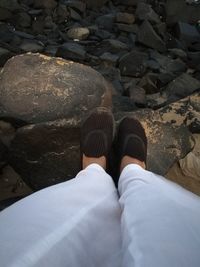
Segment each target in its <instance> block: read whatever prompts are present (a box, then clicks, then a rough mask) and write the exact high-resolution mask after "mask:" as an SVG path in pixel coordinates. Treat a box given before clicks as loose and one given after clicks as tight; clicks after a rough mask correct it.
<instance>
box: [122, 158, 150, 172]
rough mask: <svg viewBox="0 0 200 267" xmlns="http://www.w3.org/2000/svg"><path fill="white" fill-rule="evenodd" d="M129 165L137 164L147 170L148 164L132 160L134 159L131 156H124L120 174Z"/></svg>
mask: <svg viewBox="0 0 200 267" xmlns="http://www.w3.org/2000/svg"><path fill="white" fill-rule="evenodd" d="M129 164H137V165H139V166H140V167H142V168H143V169H146V164H145V162H143V161H140V160H138V159H136V158H132V157H129V156H124V157H123V158H122V161H121V164H120V173H121V172H122V171H123V169H124V168H125V167H126V166H127V165H129Z"/></svg>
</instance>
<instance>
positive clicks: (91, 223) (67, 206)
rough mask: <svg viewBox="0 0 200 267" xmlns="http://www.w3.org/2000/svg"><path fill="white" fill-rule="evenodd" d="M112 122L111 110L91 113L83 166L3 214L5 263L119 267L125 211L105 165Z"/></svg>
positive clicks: (0, 231)
mask: <svg viewBox="0 0 200 267" xmlns="http://www.w3.org/2000/svg"><path fill="white" fill-rule="evenodd" d="M113 126H114V125H113V118H112V115H111V114H109V113H108V112H107V111H99V112H96V113H94V114H92V115H91V116H90V117H89V118H88V119H87V120H86V122H85V123H84V125H83V127H82V133H81V151H82V155H83V159H82V165H83V169H84V170H83V171H81V172H80V173H79V174H78V175H77V177H76V178H75V179H73V180H71V181H68V182H65V183H62V184H58V185H55V186H52V187H49V188H46V189H44V190H41V191H39V192H37V193H35V194H33V195H31V196H29V197H27V198H25V199H24V200H22V201H19V202H17V203H16V204H14V205H13V206H11V207H10V208H8V209H6V210H5V211H3V212H2V213H1V214H0V241H1V242H0V265H1V266H4V267H30V266H34V267H36V266H37V267H59V266H60V267H63V266H72V267H90V266H91V267H100V266H101V267H110V266H119V267H120V266H121V264H120V258H121V257H120V245H121V235H120V216H121V210H120V206H119V202H118V194H117V191H116V188H115V186H114V183H113V181H112V178H111V177H110V176H109V175H108V174H107V173H106V172H105V170H104V168H105V167H106V158H107V154H108V152H109V150H110V147H111V144H112V138H113Z"/></svg>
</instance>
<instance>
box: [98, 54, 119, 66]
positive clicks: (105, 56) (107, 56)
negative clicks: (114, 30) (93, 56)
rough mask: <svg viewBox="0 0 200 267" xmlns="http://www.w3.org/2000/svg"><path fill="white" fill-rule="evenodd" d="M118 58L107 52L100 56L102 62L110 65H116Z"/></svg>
mask: <svg viewBox="0 0 200 267" xmlns="http://www.w3.org/2000/svg"><path fill="white" fill-rule="evenodd" d="M118 58H119V56H118V55H115V54H111V53H109V52H105V53H103V54H102V55H101V56H100V59H101V60H102V61H105V62H108V63H112V64H116V63H117V60H118Z"/></svg>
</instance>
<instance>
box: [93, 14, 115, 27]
mask: <svg viewBox="0 0 200 267" xmlns="http://www.w3.org/2000/svg"><path fill="white" fill-rule="evenodd" d="M114 20H115V16H114V15H113V14H107V15H103V16H100V17H98V18H97V19H96V21H95V23H96V24H97V25H98V26H99V28H100V29H105V30H108V31H112V29H113V25H114Z"/></svg>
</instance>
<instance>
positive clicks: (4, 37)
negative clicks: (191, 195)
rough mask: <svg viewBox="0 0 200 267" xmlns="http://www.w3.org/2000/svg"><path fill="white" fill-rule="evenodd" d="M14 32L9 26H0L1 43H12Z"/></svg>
mask: <svg viewBox="0 0 200 267" xmlns="http://www.w3.org/2000/svg"><path fill="white" fill-rule="evenodd" d="M12 38H13V32H12V28H11V27H10V26H9V25H7V24H0V41H1V42H5V43H9V42H11V41H12Z"/></svg>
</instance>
